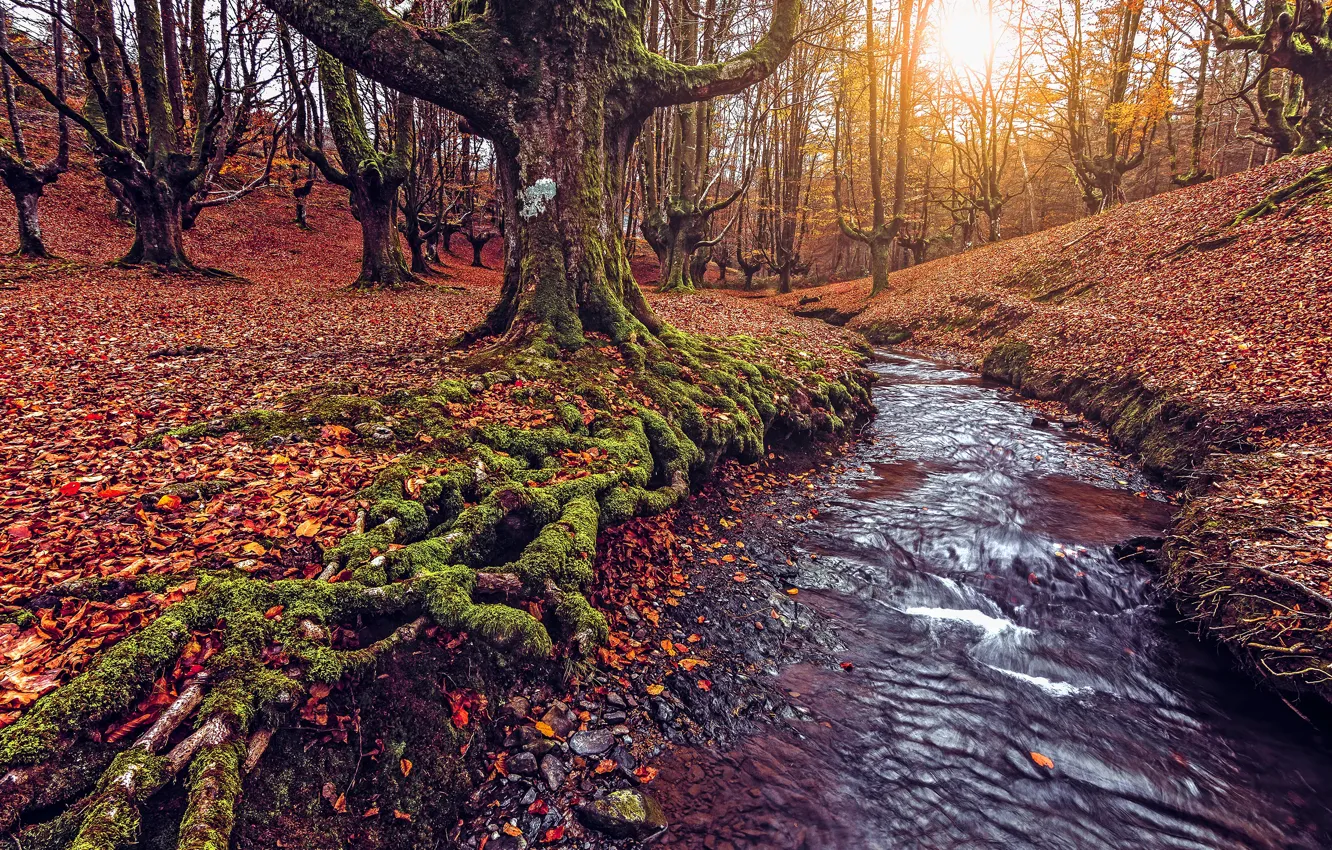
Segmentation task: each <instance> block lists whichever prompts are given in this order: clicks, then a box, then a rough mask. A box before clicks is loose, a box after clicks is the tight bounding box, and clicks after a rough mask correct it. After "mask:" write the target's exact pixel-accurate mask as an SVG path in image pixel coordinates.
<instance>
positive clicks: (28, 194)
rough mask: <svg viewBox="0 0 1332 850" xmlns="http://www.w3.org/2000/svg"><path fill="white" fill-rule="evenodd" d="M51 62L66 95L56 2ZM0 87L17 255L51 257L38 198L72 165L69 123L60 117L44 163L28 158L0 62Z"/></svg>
mask: <svg viewBox="0 0 1332 850" xmlns="http://www.w3.org/2000/svg"><path fill="white" fill-rule="evenodd" d="M51 18H52V24H51V43H52V62H53V64H54V66H55V93H56V95H57V96H59V97H62V98H63V97H64V96H65V35H64V31H63V29H62V28H61V25H60V12H59V7H58V6H57V5H54V4H53V5H52V7H51ZM0 46H4V47H5V48H6V49H8V47H9V19H8V17H7V15H6V14H5V7H4V5H3V4H0ZM0 86H3V88H4V93H5V94H4V97H5V115H6V117H7V118H8V119H9V131H10V135H11V141H12V142H13V148H12V150H11V148H10V147H9V146H7V145H5V144H4V142H3V141H0V180H3V181H4V184H5V188H7V189H9V191H10V194H12V195H13V196H14V204H15V206H16V207H17V208H18V240H19V242H18V254H19V255H20V256H23V257H49V256H50V253H49V252H48V251H47V250H46V244H45V243H44V242H43V241H42V226H41V222H40V221H39V219H38V216H37V200H38V199H39V198H40V197H41V196H42V193H43V192H44V191H45V190H46V187H47V186H49V185H50V184H52V183H54V182H55V181H56V180H57V179H58V178H59V177H60V175H61V174H63V173H64V172H65V170H66V169H67V168H68V167H69V124H68V123H67V122H66V120H65V116H63V115H61V116H60V118H59V125H58V129H57V133H58V134H59V135H58V140H57V142H56V153H55V155H54V156H53V157H51V158H50V159H48V160H47V161H46V162H45V163H43V164H42V165H37V164H36V163H35V162H33V160H32V159H31V158H30V157H29V154H28V146H27V142H26V140H25V139H24V136H23V126H22V125H21V124H20V123H19V117H18V108H17V106H16V104H15V103H14V82H13V80H12V79H11V78H10V75H9V66H8V65H6V64H4V63H0Z"/></svg>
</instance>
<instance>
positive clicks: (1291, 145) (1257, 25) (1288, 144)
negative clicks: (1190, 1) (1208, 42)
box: [1199, 0, 1332, 154]
mask: <svg viewBox="0 0 1332 850" xmlns="http://www.w3.org/2000/svg"><path fill="white" fill-rule="evenodd" d="M1199 8H1201V9H1203V11H1204V12H1205V13H1206V14H1207V16H1208V27H1209V29H1210V30H1211V32H1212V39H1213V41H1214V42H1215V44H1216V48H1217V50H1220V51H1243V52H1245V53H1250V54H1257V55H1258V56H1259V57H1260V58H1261V61H1262V68H1261V71H1260V74H1261V77H1260V80H1259V89H1260V90H1259V101H1260V104H1261V106H1262V109H1263V113H1264V117H1265V119H1266V122H1267V125H1268V126H1267V131H1268V132H1267V133H1266V135H1268V136H1269V138H1272V140H1273V142H1274V144H1275V145H1276V146H1277V147H1278V150H1280V151H1281V152H1282V153H1290V152H1294V153H1301V154H1303V153H1312V152H1314V151H1319V150H1322V149H1323V148H1326V147H1327V146H1328V145H1329V144H1332V18H1330V17H1329V14H1328V9H1327V7H1326V6H1324V5H1323V4H1322V3H1320V2H1317V0H1295V2H1291V3H1287V2H1286V0H1263V2H1261V3H1259V4H1258V5H1257V9H1258V14H1257V17H1256V19H1255V18H1254V17H1251V16H1250V15H1249V14H1247V13H1246V11H1245V10H1244V8H1241V9H1238V10H1237V9H1236V8H1235V5H1234V3H1232V2H1231V0H1220V2H1218V3H1217V4H1216V6H1215V7H1214V8H1215V11H1213V7H1212V6H1211V5H1208V6H1206V7H1203V6H1201V5H1200V6H1199ZM1274 69H1283V70H1286V71H1289V72H1291V73H1292V74H1295V75H1297V79H1296V80H1295V81H1294V84H1293V85H1292V86H1290V88H1289V89H1288V90H1287V91H1286V92H1284V93H1283V92H1281V91H1279V90H1277V89H1273V88H1272V86H1271V72H1272V71H1273V70H1274Z"/></svg>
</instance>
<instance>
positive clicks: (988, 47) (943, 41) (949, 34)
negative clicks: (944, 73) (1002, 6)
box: [937, 0, 1003, 71]
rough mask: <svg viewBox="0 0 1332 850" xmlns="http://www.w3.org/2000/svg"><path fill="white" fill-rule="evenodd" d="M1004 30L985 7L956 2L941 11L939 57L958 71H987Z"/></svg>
mask: <svg viewBox="0 0 1332 850" xmlns="http://www.w3.org/2000/svg"><path fill="white" fill-rule="evenodd" d="M1002 30H1003V24H1002V22H1000V21H998V20H995V19H993V18H992V17H991V15H990V12H989V10H988V8H987V7H986V6H984V5H981V4H979V3H972V2H970V0H956V2H953V3H950V4H948V5H946V6H945V7H944V8H943V10H942V14H941V17H940V21H939V30H938V42H939V43H938V47H937V50H938V54H939V56H940V57H941V58H942V59H943V60H944V61H945V62H946V63H947V64H949V65H952V66H953V68H955V69H956V70H958V71H984V70H985V64H986V61H987V60H988V58H989V56H990V53H991V51H992V50H993V49H994V48H995V47H996V42H998V41H1000V40H1001V38H1002V34H1003V33H1002ZM996 53H998V51H996ZM996 58H999V57H998V56H996Z"/></svg>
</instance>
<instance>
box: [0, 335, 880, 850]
mask: <svg viewBox="0 0 1332 850" xmlns="http://www.w3.org/2000/svg"><path fill="white" fill-rule="evenodd" d="M594 342H597V341H595V340H594ZM729 345H730V349H729V350H723V348H722V347H720V346H719V345H717V344H714V343H711V342H707V341H703V340H700V339H696V338H694V337H690V336H687V335H685V334H681V333H679V332H677V331H674V330H671V329H669V328H666V329H665V330H664V331H663V333H662V334H661V335H660V336H659V337H657V338H653V339H647V340H644V341H643V344H639V343H636V342H632V341H630V342H625V343H623V344H621V345H619V346H618V348H617V347H614V346H611V345H609V344H608V343H607V342H597V344H595V345H590V346H584V347H583V348H581V349H580V350H579V351H577V352H567V351H565V352H563V353H561V352H560V350H559V349H558V348H556V347H554V346H552V345H550V344H549V342H547V341H546V340H545V339H543V338H542V337H540V336H539V335H538V336H537V337H536V338H534V339H532V340H530V344H529V345H528V346H527V347H526V348H524V349H522V350H520V351H517V352H507V353H503V352H500V353H501V354H502V355H503V356H504V359H503V360H500V361H498V362H495V361H493V360H492V362H491V363H490V364H489V365H491V366H493V367H495V368H491V369H489V370H488V371H487V370H484V369H483V368H478V370H477V371H478V373H480V372H482V371H485V375H484V380H483V381H482V385H483V386H484V387H485V390H484V391H483V392H490V391H491V390H492V388H498V390H499V391H503V392H504V393H506V394H508V396H509V402H510V403H512V402H514V401H515V400H518V401H522V402H525V403H526V404H527V405H528V409H530V410H532V411H533V412H534V415H536V414H539V416H537V420H538V421H541V422H544V423H545V424H542V425H538V426H522V425H507V424H501V423H498V422H493V421H491V422H486V421H484V420H483V421H481V424H471V425H468V426H467V427H460V426H459V424H458V416H459V414H458V411H459V410H460V409H465V408H467V407H468V406H470V405H472V404H474V403H476V399H475V398H474V394H475V393H476V392H477V391H476V390H474V389H469V388H468V387H466V386H463V385H461V384H459V383H457V382H450V381H445V382H442V383H440V384H438V385H436V386H434V387H431V388H429V389H427V390H425V391H422V392H418V393H401V392H399V393H396V394H393V395H392V396H389V397H384V398H381V399H365V398H361V397H357V396H338V395H326V396H323V397H305V398H302V399H299V400H297V401H296V402H294V403H296V404H298V405H299V409H293V410H288V411H285V412H277V413H263V412H251V413H249V414H243V415H241V416H239V417H236V418H235V420H233V421H232V422H231V423H230V424H229V426H228V427H229V428H232V429H236V428H239V429H242V430H246V431H247V432H248V433H250V434H251V435H252V436H254V437H256V438H262V437H263V436H264V435H265V433H266V432H267V431H268V430H269V429H272V430H273V431H274V432H276V433H283V432H290V431H300V430H302V429H317V428H319V427H320V426H322V425H324V424H327V423H330V422H342V423H345V424H347V425H352V424H366V423H369V424H374V422H376V421H378V422H381V423H383V426H382V427H383V429H384V430H387V431H389V432H390V433H392V434H393V435H394V439H401V440H402V441H403V443H404V444H406V445H412V446H420V445H421V442H420V441H419V440H418V437H419V435H421V434H428V435H430V437H431V440H430V445H431V446H432V448H431V449H429V450H428V451H426V452H423V453H416V454H408V455H406V456H404V457H403V458H402V459H401V460H400V462H398V463H396V464H394V465H392V466H390V467H389V468H388V469H386V470H384V471H383V472H382V473H381V474H380V476H379V477H378V478H377V480H376V481H375V482H374V484H373V485H371V487H369V488H368V489H367V490H366V491H364V492H363V493H362V494H361V497H362V498H363V499H364V500H366V502H367V503H368V506H367V508H366V510H365V512H364V518H363V519H358V521H357V529H356V530H354V531H353V533H351V534H348V535H347V536H346V537H345V538H343V540H342V541H341V542H340V543H339V545H338V546H337V547H335V548H333V549H331V550H329V551H328V552H327V553H326V566H325V569H324V570H323V571H322V572H321V573H320V575H319V577H318V578H317V579H314V580H283V581H266V580H261V579H257V578H253V577H250V576H248V575H246V574H244V573H231V572H228V571H222V572H216V573H201V574H199V575H198V586H197V590H196V592H195V593H194V594H192V595H191V596H189V597H187V598H186V599H185V600H184V601H182V602H179V603H177V604H176V605H174V606H172V607H171V608H169V609H167V610H166V611H164V612H163V613H162V614H161V615H160V616H159V617H158V618H157V619H156V620H155V621H154V622H153V623H151V624H150V625H149V626H147V627H146V628H144V629H143V630H142V631H140V632H138V633H137V634H135V635H133V636H131V637H128V638H126V639H124V640H123V641H121V642H120V643H119V644H117V645H116V646H115V647H113V648H112V649H111V650H109V651H108V652H107V653H106V654H105V655H103V657H102V658H101V659H100V661H99V662H98V663H97V664H96V665H95V666H94V667H93V668H92V669H90V670H89V671H87V672H85V673H84V674H82V675H81V676H79V677H78V678H76V679H75V680H74V681H72V682H70V683H69V684H67V685H65V686H64V687H62V688H60V689H58V690H56V691H54V692H52V693H51V694H49V695H47V696H45V697H43V698H42V699H41V700H39V701H38V702H37V703H36V704H35V705H34V706H33V707H32V708H31V709H30V710H29V711H28V712H27V713H26V714H25V715H24V716H23V717H22V718H20V719H19V720H18V721H17V722H16V723H14V724H12V725H11V726H9V727H6V728H4V729H3V730H0V769H4V770H6V771H7V773H6V774H5V776H4V778H3V779H0V819H2V820H3V825H4V826H8V825H11V824H13V823H14V822H15V820H16V819H17V818H18V817H19V816H20V815H21V814H23V813H24V812H25V811H26V810H29V809H30V808H32V806H33V804H34V801H35V800H36V799H37V793H36V792H37V788H38V786H39V785H40V784H41V779H40V777H41V776H42V775H43V772H44V771H48V770H50V769H52V765H53V764H56V763H58V762H59V761H60V760H61V759H64V758H66V757H68V756H69V755H70V754H72V753H75V752H78V751H80V749H81V748H83V747H85V746H87V745H88V743H89V736H90V735H95V734H96V731H97V730H98V729H99V728H101V727H102V726H104V725H106V724H108V723H113V722H116V721H117V720H118V719H120V718H123V717H124V716H125V715H126V714H127V713H128V712H129V711H131V710H132V709H133V707H134V705H135V704H136V702H137V701H138V700H140V699H141V698H142V697H143V696H144V695H145V694H146V693H147V692H148V691H149V689H150V688H151V687H152V685H153V683H154V682H155V681H157V679H158V677H159V676H160V674H161V673H162V672H163V671H164V670H167V669H169V668H170V666H171V665H172V664H173V663H174V662H175V661H176V659H177V658H178V657H179V656H180V654H181V652H182V650H183V649H184V647H185V645H186V643H187V642H188V641H189V640H190V639H191V634H192V633H201V632H212V633H214V634H219V635H220V640H221V647H222V648H221V649H220V650H219V651H218V652H217V653H216V654H214V655H213V656H211V657H210V659H209V660H208V661H207V664H206V669H205V671H204V673H203V674H201V675H200V676H198V677H197V678H195V679H194V680H192V681H190V682H189V683H188V684H186V685H185V686H184V688H183V689H182V690H181V691H180V694H179V696H177V697H176V699H175V700H174V701H173V702H172V703H171V704H170V705H169V706H168V707H167V708H166V709H165V710H164V711H163V712H162V714H161V715H160V716H159V717H158V718H157V719H156V721H155V722H154V723H153V724H152V725H151V726H150V728H149V729H148V730H147V731H146V732H145V733H143V735H141V736H140V737H139V739H138V740H137V741H135V742H134V743H133V744H132V745H130V746H129V747H127V748H125V749H124V750H122V751H120V752H119V753H118V754H117V755H115V757H114V759H113V760H112V761H111V762H110V765H109V766H107V767H105V769H101V770H100V771H98V772H100V778H97V773H96V772H94V773H93V774H92V776H90V777H89V781H88V782H87V783H85V784H83V785H79V784H78V783H71V787H70V788H69V789H67V790H66V791H64V792H62V796H61V797H60V798H59V799H57V800H55V801H54V802H64V803H65V804H66V808H64V810H63V811H62V812H61V813H60V814H58V815H56V816H55V817H54V818H50V817H49V815H48V820H47V822H45V823H42V824H38V825H36V826H33V827H29V828H28V829H25V830H24V832H22V833H20V836H19V840H25V839H24V837H28V838H37V837H41V838H42V842H41V844H39V846H50V847H66V846H68V847H75V848H79V850H94V848H96V850H110V848H116V847H123V846H126V845H128V844H131V843H133V842H135V841H136V840H137V839H138V833H139V829H140V814H139V812H140V809H141V807H142V806H143V804H144V803H145V802H146V801H147V800H148V799H149V798H151V797H152V796H153V795H154V794H155V793H157V792H158V791H159V790H160V789H162V788H163V787H165V786H166V785H167V784H168V783H169V782H170V781H171V780H172V779H173V777H175V776H177V775H178V774H180V773H181V772H182V771H185V770H186V768H187V767H188V778H187V779H186V780H185V783H184V784H185V798H186V809H185V814H184V817H183V819H182V821H181V827H180V831H179V844H178V846H179V847H180V848H183V849H186V848H187V849H188V850H203V848H222V847H226V846H228V844H229V842H230V836H231V832H232V829H233V827H234V825H235V818H236V807H237V803H238V801H239V799H240V792H241V786H242V782H243V780H244V778H245V776H246V775H247V774H249V773H250V772H251V771H254V770H256V769H257V768H258V767H259V765H260V762H261V759H262V757H263V754H264V753H265V751H266V750H267V748H268V744H269V741H270V740H271V739H272V736H273V728H274V723H275V721H276V720H277V719H278V718H279V717H280V716H281V714H282V713H283V712H285V711H288V710H290V708H291V707H292V706H294V705H297V704H298V703H299V701H300V700H301V699H302V698H303V695H307V694H309V693H310V692H311V691H312V689H313V688H315V687H316V686H318V687H320V688H322V689H323V692H324V693H325V694H326V693H327V690H328V687H329V686H331V685H333V684H335V683H337V682H339V681H340V680H343V679H345V678H347V677H349V676H354V675H355V674H357V673H358V672H359V671H364V670H370V669H372V668H374V667H375V666H376V665H377V664H378V663H379V661H380V660H381V659H383V658H385V657H387V656H388V655H390V654H391V653H393V652H394V651H395V650H397V649H399V648H402V647H405V646H408V645H411V644H413V643H415V642H416V641H418V640H420V639H421V637H422V636H423V635H424V634H426V632H427V631H430V630H434V629H438V630H442V631H443V632H446V633H448V634H452V635H458V636H459V637H462V636H465V637H467V638H469V639H471V640H473V641H480V642H481V643H483V644H484V645H486V646H488V647H490V648H491V649H493V650H494V651H496V652H499V653H502V654H504V655H507V656H510V657H513V658H526V659H538V660H539V659H547V658H549V657H551V655H552V654H553V653H554V650H555V647H556V646H557V645H558V646H561V647H565V648H567V651H569V652H570V653H571V654H573V655H574V656H581V657H586V656H589V655H591V654H592V653H594V652H595V650H596V648H597V647H598V646H599V645H600V644H601V643H603V642H604V641H605V640H606V638H607V633H608V628H607V623H606V620H605V618H604V617H603V615H602V614H601V612H599V611H597V610H596V609H595V608H594V607H592V605H590V604H589V603H588V601H587V598H586V597H585V595H584V591H585V589H586V588H587V587H588V586H589V585H590V584H591V583H592V582H593V580H594V578H595V573H594V564H593V559H594V555H595V552H596V542H597V534H598V532H599V530H600V529H602V528H605V527H607V526H609V525H613V524H615V523H618V522H621V521H623V520H626V519H628V518H630V517H633V516H635V515H640V514H646V513H655V512H658V511H662V510H665V509H667V508H669V507H671V506H673V505H675V504H677V503H678V502H680V501H681V500H682V499H684V498H685V497H687V496H688V494H689V492H690V485H691V482H697V481H699V480H700V479H701V478H703V477H704V476H706V475H707V474H709V472H710V470H711V468H712V466H713V465H714V464H715V463H717V462H718V461H719V460H720V459H721V458H723V457H727V456H733V457H738V458H741V459H756V458H758V457H760V456H761V455H762V453H763V451H764V449H765V442H766V441H767V440H768V439H769V438H771V437H772V436H773V435H774V434H783V433H785V434H800V435H816V434H820V433H823V434H835V433H838V432H840V431H842V430H843V429H844V428H845V427H846V425H847V424H848V423H849V422H850V421H851V420H853V419H855V418H856V417H859V416H861V415H862V414H864V413H865V412H866V411H867V410H868V391H867V388H866V384H867V379H865V378H864V377H863V376H860V375H846V376H843V377H842V378H841V379H838V380H830V379H828V378H826V377H824V376H822V375H819V374H818V373H816V372H811V373H809V374H806V375H802V376H791V375H784V374H780V373H779V372H778V371H777V370H775V369H772V368H771V367H769V366H767V365H766V364H764V363H762V362H757V363H756V362H754V361H755V359H756V358H755V357H754V356H753V355H754V353H755V350H754V349H753V348H752V347H750V346H749V343H746V342H744V341H743V340H739V341H732V342H731V343H729ZM495 354H496V352H493V351H492V352H489V353H488V354H487V355H486V356H490V357H492V358H493V357H494V355H495ZM519 370H521V371H522V372H523V373H524V374H526V375H528V376H542V377H540V378H535V377H529V378H528V379H527V380H518V379H517V378H516V377H514V376H515V375H516V373H517V372H518V371H519ZM617 371H618V372H621V373H625V372H631V373H632V379H631V380H623V379H616V380H615V381H608V380H607V376H613V375H614V374H615V373H616V372H617ZM473 421H475V420H473ZM178 433H181V434H183V435H184V438H186V439H188V438H191V437H196V438H197V437H200V436H203V435H204V434H206V433H208V432H207V431H206V430H201V429H197V428H192V429H181V430H180V431H178ZM370 622H374V623H378V624H380V625H379V626H377V627H376V628H378V629H381V630H380V631H378V632H377V634H380V635H382V636H381V637H378V638H375V637H374V636H373V635H371V634H369V633H368V631H367V628H366V624H367V623H370ZM383 628H387V629H388V631H387V632H384V631H383V630H382V629H383ZM349 633H356V634H358V635H362V634H363V635H364V636H365V639H364V640H363V641H362V640H360V638H359V637H358V638H357V639H356V640H355V641H353V642H351V643H350V644H349V643H348V640H347V638H346V635H347V634H349ZM339 635H342V637H339ZM191 716H197V719H196V721H195V729H194V731H193V732H191V733H190V734H188V735H186V736H184V737H183V738H182V737H181V734H183V733H181V734H178V730H179V729H180V727H182V726H183V724H184V723H185V721H186V720H188V719H189V718H190V717H191ZM178 738H179V739H180V740H178V741H177V742H176V744H175V745H174V746H170V744H171V742H172V740H175V739H178ZM168 747H170V748H169V749H168ZM163 750H167V752H166V754H165V755H162V754H161V753H162V751H163ZM93 780H95V782H93ZM90 785H91V788H90V787H89V786H90ZM51 802H53V801H50V800H48V801H46V802H45V803H44V805H48V806H49V805H50V804H51ZM23 846H24V847H25V848H26V847H28V846H30V843H24V844H23Z"/></svg>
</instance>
